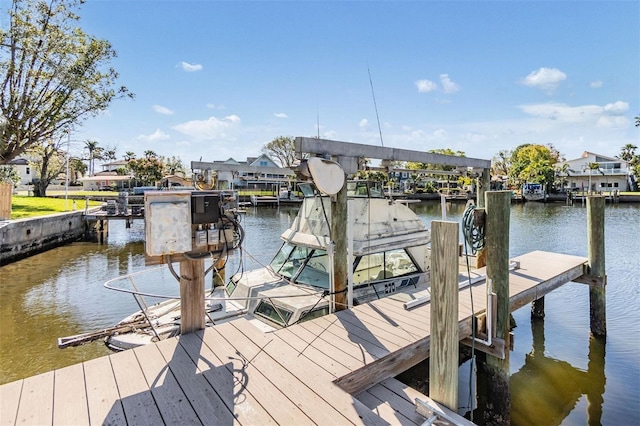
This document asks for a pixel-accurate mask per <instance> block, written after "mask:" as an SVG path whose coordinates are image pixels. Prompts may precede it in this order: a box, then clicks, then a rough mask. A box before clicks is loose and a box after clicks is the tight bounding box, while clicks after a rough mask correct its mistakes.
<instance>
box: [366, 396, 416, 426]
mask: <svg viewBox="0 0 640 426" xmlns="http://www.w3.org/2000/svg"><path fill="white" fill-rule="evenodd" d="M357 398H358V400H359V401H360V402H362V403H363V404H364V405H366V406H367V408H369V409H370V410H372V411H373V412H374V413H376V414H377V415H379V416H380V417H382V418H383V419H385V420H386V421H388V422H389V423H390V424H392V425H401V426H416V425H421V424H422V423H416V422H413V421H411V420H409V419H408V418H407V417H405V416H404V415H403V414H402V413H401V412H398V411H397V410H396V409H395V408H394V407H392V406H391V404H389V403H388V402H386V401H381V400H379V399H378V398H377V397H376V396H375V395H373V394H371V393H369V391H364V392H362V393H359V394H358V395H357Z"/></svg>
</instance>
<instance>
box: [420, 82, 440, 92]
mask: <svg viewBox="0 0 640 426" xmlns="http://www.w3.org/2000/svg"><path fill="white" fill-rule="evenodd" d="M415 85H416V87H417V88H418V92H420V93H429V92H433V91H434V90H437V89H438V85H437V84H436V83H434V82H433V81H430V80H418V81H416V82H415Z"/></svg>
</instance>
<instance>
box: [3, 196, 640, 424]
mask: <svg viewBox="0 0 640 426" xmlns="http://www.w3.org/2000/svg"><path fill="white" fill-rule="evenodd" d="M412 208H413V209H415V210H416V212H417V213H418V214H419V215H420V216H421V217H422V218H423V220H424V221H425V222H426V223H430V221H431V220H434V219H440V213H441V208H440V205H439V204H437V203H431V202H428V203H421V204H419V205H412ZM463 211H464V204H462V203H459V204H456V203H454V204H448V206H447V214H448V219H449V220H455V221H460V218H461V217H462V213H463ZM295 214H296V209H295V208H291V207H281V208H280V209H270V208H260V209H249V210H248V211H247V214H246V215H243V226H244V228H245V231H246V239H245V244H244V246H245V248H246V251H247V252H248V253H250V254H251V255H252V256H254V257H255V260H252V259H250V258H248V257H247V256H245V258H244V267H245V268H253V267H256V266H257V264H256V263H255V262H256V261H261V262H268V261H269V260H270V257H271V256H272V255H273V254H274V253H275V250H276V249H277V247H278V242H277V241H278V237H279V235H280V233H281V232H282V231H283V230H284V229H285V228H286V227H287V226H288V225H289V224H290V223H291V221H292V220H293V218H294V217H295ZM605 217H606V219H605V220H606V223H605V232H606V269H607V276H608V285H607V339H606V343H603V342H600V341H597V340H593V339H590V336H589V291H588V287H587V286H585V285H583V284H577V283H569V284H566V285H564V286H563V287H561V288H560V289H558V290H556V291H554V292H553V293H551V294H550V295H548V296H547V297H546V304H545V311H546V317H545V319H544V321H543V322H536V323H535V324H532V322H531V320H530V311H529V307H524V308H522V309H520V310H518V311H516V312H515V313H514V315H513V316H514V319H515V321H516V323H517V328H515V330H514V333H515V348H514V351H513V352H511V361H510V363H511V364H510V365H511V374H512V376H511V390H512V413H511V417H512V423H513V424H520V425H527V424H532V425H558V424H563V425H584V424H604V425H629V424H639V420H638V419H639V418H640V309H639V307H640V303H639V302H640V297H639V294H640V289H639V284H640V278H639V277H640V206H638V205H637V204H619V205H607V207H606V215H605ZM143 241H144V226H143V223H142V221H136V222H134V224H133V226H132V227H131V228H130V229H125V227H124V223H121V222H119V221H113V222H112V223H111V224H110V230H109V237H108V242H107V244H103V245H99V244H95V243H74V244H71V245H68V246H64V247H60V248H57V249H54V250H51V251H48V252H46V253H42V254H39V255H36V256H33V257H30V258H28V259H24V260H22V261H19V262H15V263H13V264H10V265H7V266H3V267H1V268H0V384H1V383H8V382H11V381H14V380H17V379H20V378H24V377H28V376H32V375H35V374H39V373H42V372H45V371H49V370H52V369H54V368H60V367H63V366H66V365H70V364H74V363H78V362H81V361H84V360H88V359H91V358H95V357H98V356H102V355H107V354H109V353H110V352H109V350H108V349H106V347H105V346H104V345H103V344H102V343H101V342H94V343H90V344H87V345H84V346H82V347H77V348H68V349H64V350H61V349H58V348H57V345H56V339H57V338H58V337H61V336H69V335H74V334H78V333H83V332H87V331H92V330H96V329H100V328H105V327H109V326H111V325H114V324H115V323H116V322H118V321H119V320H120V319H122V318H123V317H125V316H127V315H128V314H130V313H131V312H133V311H135V310H137V309H138V307H137V305H136V303H135V301H134V300H133V298H132V297H131V296H129V295H127V294H125V293H119V292H114V291H111V290H107V289H105V288H104V287H103V283H104V282H105V281H107V280H110V279H113V278H116V277H118V276H120V275H124V274H129V273H132V272H137V271H142V270H148V269H150V268H147V267H145V265H144V245H143ZM532 250H546V251H555V252H561V253H567V254H574V255H579V256H586V254H587V236H586V209H585V208H584V207H581V206H574V207H565V206H563V205H560V204H548V205H545V204H538V203H528V204H525V205H522V204H518V205H513V206H512V211H511V230H510V252H511V255H512V256H517V255H520V254H523V253H526V252H529V251H532ZM239 264H240V258H239V255H238V253H236V254H234V255H233V257H232V258H231V259H230V261H229V265H228V267H227V274H231V273H232V272H233V270H234V269H235V268H237V267H239ZM135 280H136V284H138V285H139V286H140V287H141V288H142V289H144V290H147V291H150V292H153V293H155V294H167V295H177V294H178V284H177V282H176V281H175V280H174V279H173V278H172V277H171V275H170V274H169V273H168V271H167V270H166V269H165V268H157V267H154V269H153V270H152V271H151V272H149V273H145V274H143V275H141V276H136V278H135ZM464 368H465V366H464V365H463V366H462V367H461V373H460V375H461V377H462V376H463V374H468V373H463V370H464ZM467 370H468V368H467ZM427 377H428V376H427ZM416 382H418V383H419V382H420V379H419V378H416ZM465 403H466V401H463V400H462V399H461V400H460V404H461V405H465ZM477 417H478V415H476V419H474V420H475V421H478V420H479V419H478V418H477Z"/></svg>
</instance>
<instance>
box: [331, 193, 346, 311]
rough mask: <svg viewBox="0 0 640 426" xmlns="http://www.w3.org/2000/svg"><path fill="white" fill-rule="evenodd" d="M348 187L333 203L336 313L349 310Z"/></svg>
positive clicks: (332, 234) (332, 237)
mask: <svg viewBox="0 0 640 426" xmlns="http://www.w3.org/2000/svg"><path fill="white" fill-rule="evenodd" d="M346 236H347V185H343V187H342V189H341V190H340V191H339V192H338V193H337V194H336V196H335V202H332V203H331V239H332V240H333V242H334V243H335V252H334V257H333V282H334V285H335V294H334V295H333V300H334V306H335V310H336V311H341V310H343V309H346V308H347V269H348V266H347V238H346Z"/></svg>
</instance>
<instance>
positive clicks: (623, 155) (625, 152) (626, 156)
mask: <svg viewBox="0 0 640 426" xmlns="http://www.w3.org/2000/svg"><path fill="white" fill-rule="evenodd" d="M636 149H638V147H637V146H636V145H634V144H631V143H628V144H626V145H625V146H623V147H622V149H621V150H620V155H619V156H618V158H620V159H621V160H624V161H631V160H633V157H635V156H636Z"/></svg>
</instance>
